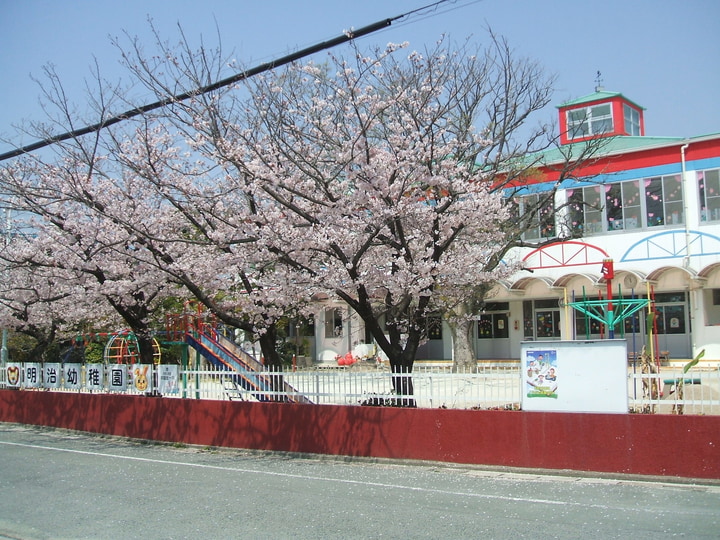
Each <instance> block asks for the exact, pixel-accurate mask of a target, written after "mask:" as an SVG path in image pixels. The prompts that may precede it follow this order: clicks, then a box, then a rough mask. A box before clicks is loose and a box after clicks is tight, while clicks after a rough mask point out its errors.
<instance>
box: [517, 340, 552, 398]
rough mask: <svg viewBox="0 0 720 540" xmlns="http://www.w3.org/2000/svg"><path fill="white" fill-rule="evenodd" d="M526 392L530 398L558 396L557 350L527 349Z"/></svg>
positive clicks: (525, 368)
mask: <svg viewBox="0 0 720 540" xmlns="http://www.w3.org/2000/svg"><path fill="white" fill-rule="evenodd" d="M524 371H525V373H524V374H525V377H524V379H525V392H526V394H527V397H528V398H531V399H532V398H551V399H557V397H558V365H557V350H555V349H540V350H536V351H535V350H533V351H527V352H526V355H525V367H524Z"/></svg>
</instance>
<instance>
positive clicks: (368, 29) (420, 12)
mask: <svg viewBox="0 0 720 540" xmlns="http://www.w3.org/2000/svg"><path fill="white" fill-rule="evenodd" d="M480 1H482V0H471V1H470V2H463V1H462V0H438V1H436V2H433V3H431V4H427V5H425V6H422V7H419V8H416V9H413V10H410V11H407V12H405V13H402V14H400V15H396V16H394V17H390V18H387V19H382V20H380V21H377V22H375V23H372V24H369V25H367V26H363V27H362V28H359V29H357V30H355V29H350V30H346V31H345V32H344V33H343V34H342V35H340V36H337V37H335V38H331V39H329V40H326V41H322V42H320V43H317V44H315V45H311V46H309V47H305V48H303V49H300V50H298V51H296V52H293V53H290V54H287V55H285V56H282V57H280V58H277V59H276V60H271V61H269V62H264V63H262V64H260V65H258V66H256V67H253V68H250V69H247V70H244V71H241V72H240V73H237V74H235V75H232V76H230V77H227V78H225V79H221V80H219V81H216V82H214V83H212V84H209V85H206V86H202V87H199V88H196V89H194V90H192V91H189V92H184V93H182V94H178V95H173V96H169V97H166V98H163V99H161V100H159V101H155V102H153V103H149V104H147V105H142V106H140V107H136V108H134V109H130V110H128V111H125V112H123V113H120V114H117V115H114V116H111V117H109V118H106V119H104V120H102V121H100V122H97V123H95V124H92V125H89V126H85V127H82V128H78V129H74V130H71V131H68V132H65V133H62V134H59V135H54V136H51V137H47V138H45V139H43V140H40V141H37V142H34V143H31V144H28V145H25V146H22V147H20V148H16V149H14V150H11V151H9V152H5V153H3V154H0V161H5V160H8V159H11V158H14V157H17V156H20V155H23V154H27V153H30V152H33V151H35V150H38V149H40V148H44V147H46V146H50V145H52V144H55V143H58V142H62V141H66V140H68V139H74V138H77V137H81V136H83V135H87V134H89V133H94V132H97V131H100V130H101V129H104V128H107V127H110V126H112V125H114V124H117V123H119V122H122V121H124V120H128V119H130V118H133V117H135V116H139V115H142V114H145V113H147V112H150V111H153V110H155V109H159V108H162V107H166V106H168V105H170V104H172V103H177V102H180V101H185V100H187V99H190V98H192V97H194V96H198V95H201V94H205V93H208V92H212V91H214V90H218V89H219V88H222V87H225V86H229V85H231V84H234V83H236V82H239V81H241V80H244V79H248V78H250V77H253V76H255V75H258V74H260V73H263V72H265V71H270V70H272V69H275V68H277V67H280V66H283V65H286V64H289V63H292V62H294V61H296V60H299V59H301V58H304V57H306V56H310V55H311V54H315V53H317V52H320V51H323V50H326V49H330V48H332V47H336V46H338V45H341V44H343V43H346V42H348V41H352V40H355V39H359V38H362V37H364V36H367V35H369V34H372V33H375V32H378V31H381V30H384V29H386V28H388V27H389V26H391V25H392V24H393V23H394V22H395V21H403V20H405V22H403V23H401V24H400V25H396V27H397V26H404V25H406V24H409V23H410V22H411V21H407V20H406V19H409V18H411V17H414V16H420V17H422V19H425V18H428V17H433V16H436V15H438V14H441V13H446V12H448V11H454V10H455V9H459V8H460V7H466V6H467V5H469V4H474V3H477V2H480ZM445 4H462V5H455V6H454V7H452V8H449V9H445V10H443V11H439V10H440V8H441V6H443V5H445ZM422 19H421V20H422Z"/></svg>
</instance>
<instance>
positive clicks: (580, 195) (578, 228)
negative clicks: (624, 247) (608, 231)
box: [567, 186, 603, 235]
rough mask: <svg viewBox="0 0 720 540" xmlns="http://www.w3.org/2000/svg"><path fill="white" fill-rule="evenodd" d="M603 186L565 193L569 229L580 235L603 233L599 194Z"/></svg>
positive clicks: (601, 207) (577, 189)
mask: <svg viewBox="0 0 720 540" xmlns="http://www.w3.org/2000/svg"><path fill="white" fill-rule="evenodd" d="M602 187H603V186H589V187H584V188H576V189H569V190H568V192H567V195H568V203H569V212H570V221H571V224H570V225H571V229H572V230H573V231H574V232H576V233H580V234H581V235H591V234H598V233H601V232H603V226H602V222H603V205H602V202H601V196H600V192H601V190H602Z"/></svg>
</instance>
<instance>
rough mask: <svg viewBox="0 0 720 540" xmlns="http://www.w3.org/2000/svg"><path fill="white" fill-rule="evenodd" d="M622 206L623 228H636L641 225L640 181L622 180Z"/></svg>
mask: <svg viewBox="0 0 720 540" xmlns="http://www.w3.org/2000/svg"><path fill="white" fill-rule="evenodd" d="M621 186H622V206H623V228H624V229H637V228H639V227H642V219H641V217H642V210H641V208H640V202H641V201H640V181H639V180H631V181H630V182H623V183H622V184H621Z"/></svg>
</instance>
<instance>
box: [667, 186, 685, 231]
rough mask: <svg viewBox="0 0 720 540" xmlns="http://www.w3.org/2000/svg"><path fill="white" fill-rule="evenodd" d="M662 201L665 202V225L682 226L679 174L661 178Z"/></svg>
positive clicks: (681, 197)
mask: <svg viewBox="0 0 720 540" xmlns="http://www.w3.org/2000/svg"><path fill="white" fill-rule="evenodd" d="M663 199H664V200H665V223H667V224H668V225H682V223H683V196H682V182H681V181H680V175H679V174H675V175H672V176H663Z"/></svg>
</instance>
